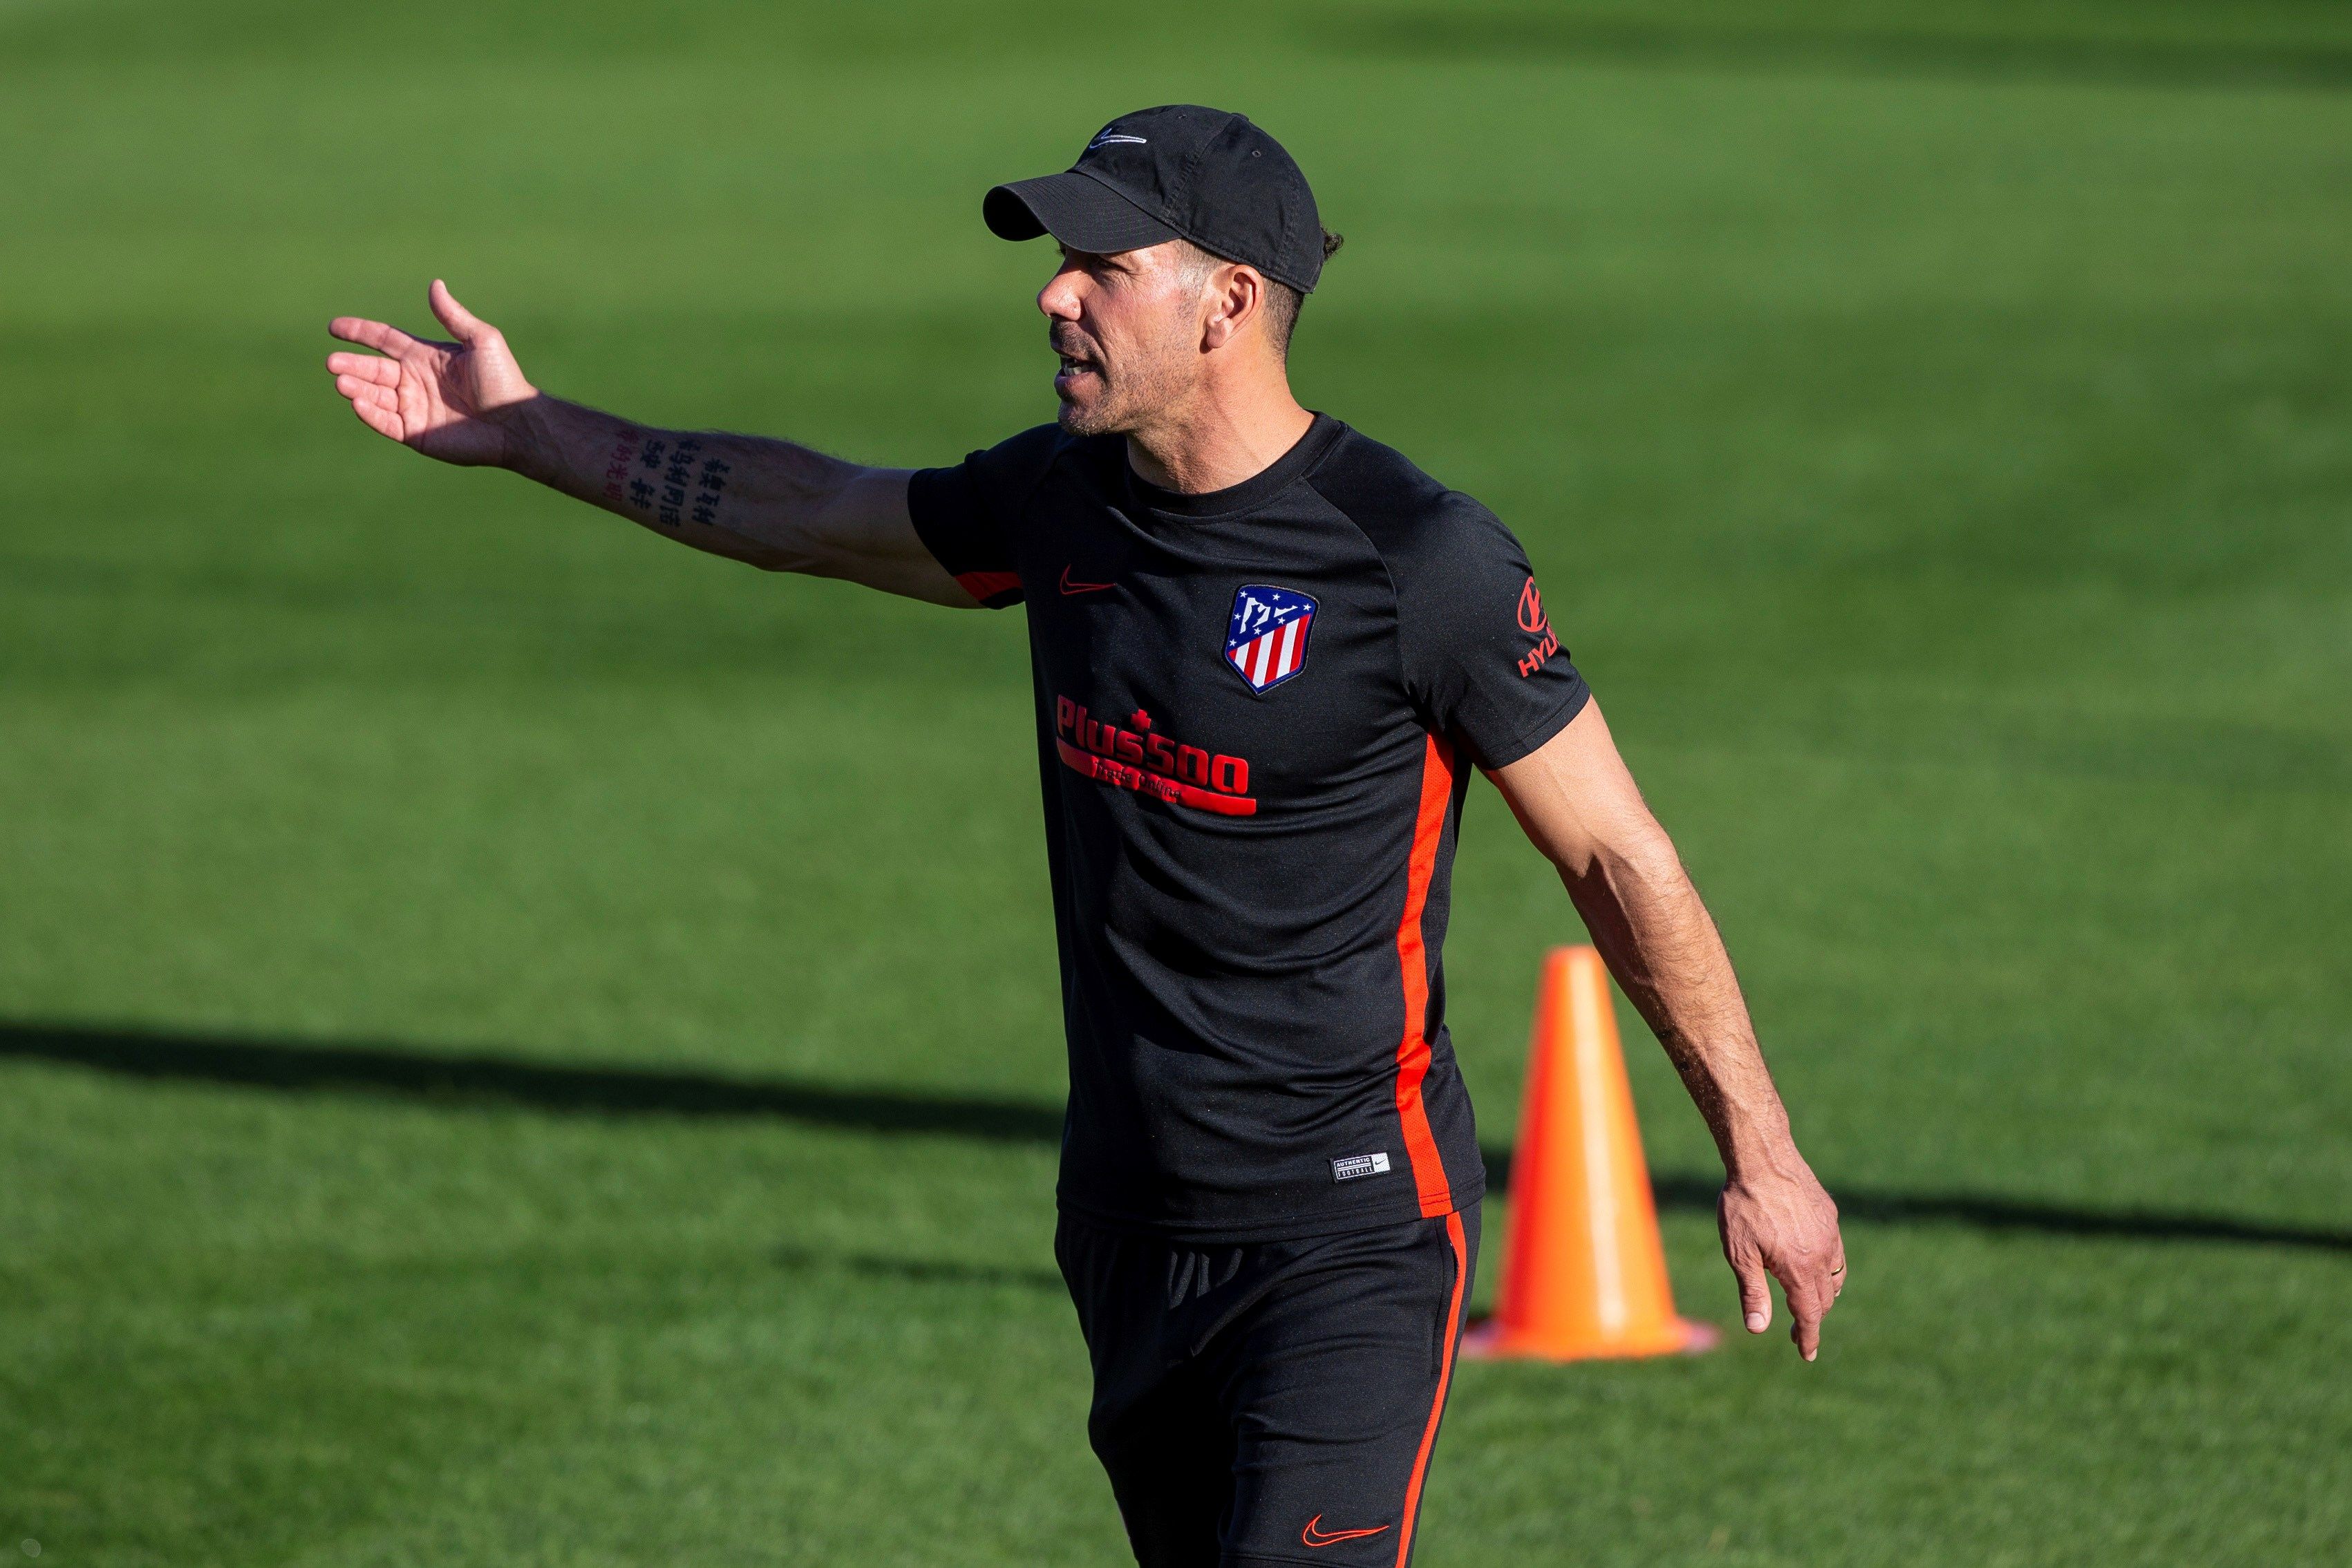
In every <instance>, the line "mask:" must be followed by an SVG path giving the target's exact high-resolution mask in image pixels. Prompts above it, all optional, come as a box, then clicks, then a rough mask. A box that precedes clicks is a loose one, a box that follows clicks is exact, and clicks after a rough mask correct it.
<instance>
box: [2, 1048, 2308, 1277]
mask: <svg viewBox="0 0 2352 1568" xmlns="http://www.w3.org/2000/svg"><path fill="white" fill-rule="evenodd" d="M6 1058H16V1059H19V1060H31V1061H54V1062H66V1063H70V1064H72V1065H74V1066H77V1067H84V1068H90V1069H94V1070H97V1071H102V1072H112V1073H118V1074H121V1075H122V1076H125V1077H131V1078H152V1079H168V1080H175V1081H181V1082H201V1083H229V1084H236V1085H238V1086H241V1087H245V1088H252V1089H266V1090H272V1091H277V1092H286V1093H373V1094H386V1095H397V1096H400V1097H403V1098H407V1099H415V1100H423V1101H426V1102H430V1103H442V1104H448V1105H452V1106H467V1105H488V1106H518V1107H522V1108H525V1109H530V1110H535V1111H549V1112H556V1113H565V1114H574V1115H604V1116H646V1115H654V1116H661V1115H670V1116H711V1117H728V1118H735V1119H744V1118H750V1119H762V1118H765V1119H773V1120H777V1121H786V1122H799V1123H803V1124H807V1125H811V1126H820V1127H837V1128H842V1129H845V1130H848V1131H852V1132H863V1133H883V1134H915V1135H925V1134H929V1135H934V1136H943V1137H954V1138H972V1139H979V1140H982V1141H986V1142H992V1143H1012V1144H1032V1145H1054V1144H1058V1143H1059V1142H1060V1141H1061V1136H1062V1113H1061V1112H1060V1111H1059V1110H1058V1109H1056V1108H1055V1107H1052V1106H1048V1105H1040V1104H1037V1103H1033V1102H1028V1101H1019V1100H992V1099H986V1098H982V1097H978V1096H971V1095H961V1094H927V1093H915V1092H903V1091H898V1090H883V1089H836V1088H832V1087H829V1086H827V1085H824V1084H816V1083H793V1082H778V1081H776V1080H772V1079H750V1078H729V1077H724V1076H719V1075H716V1074H710V1073H700V1072H664V1071H646V1070H640V1069H635V1068H624V1067H575V1066H567V1065H563V1064H561V1063H555V1062H538V1061H525V1060H522V1059H520V1058H515V1057H499V1056H441V1055H436V1054H435V1053H434V1052H431V1051H412V1050H404V1049H400V1048H397V1047H391V1046H325V1045H296V1044H291V1043H285V1042H280V1041H273V1040H230V1039H223V1038H218V1037H212V1036H204V1035H176V1034H163V1033H157V1032H151V1031H147V1030H122V1029H96V1028H90V1027H88V1026H84V1025H79V1024H70V1025H69V1024H37V1023H16V1024H0V1059H6ZM1484 1152H1485V1154H1486V1170H1487V1178H1488V1182H1489V1184H1490V1186H1493V1187H1494V1188H1495V1189H1496V1191H1500V1190H1502V1189H1503V1188H1505V1187H1507V1186H1508V1185H1509V1182H1510V1171H1511V1154H1510V1151H1509V1150H1507V1149H1500V1148H1488V1149H1486V1151H1484ZM1718 1185H1719V1184H1718V1183H1717V1182H1716V1181H1715V1180H1714V1179H1713V1178H1711V1177H1708V1176H1703V1175H1698V1174H1695V1173H1690V1172H1680V1171H1664V1172H1660V1173H1657V1175H1656V1176H1655V1177H1654V1187H1655V1189H1656V1192H1657V1197H1658V1206H1659V1207H1661V1208H1664V1209H1669V1210H1681V1211H1685V1212H1697V1213H1710V1214H1711V1213H1713V1212H1714V1209H1715V1198H1716V1192H1717V1186H1718ZM1835 1193H1836V1197H1837V1200H1838V1208H1839V1211H1840V1212H1841V1214H1843V1217H1844V1218H1846V1219H1848V1220H1852V1221H1856V1222H1859V1223H1862V1224H1866V1225H1923V1224H1940V1225H1961V1226H1967V1227H1970V1228H1976V1229H1979V1230H2002V1231H2031V1232H2035V1233H2039V1234H2042V1235H2052V1236H2072V1237H2084V1238H2110V1239H2123V1240H2140V1241H2208V1242H2234V1243H2250V1244H2255V1245H2264V1246H2273V1247H2304V1248H2311V1249H2317V1250H2321V1251H2329V1252H2352V1230H2328V1229H2320V1228H2315V1227H2307V1226H2294V1225H2273V1224H2268V1223H2264V1222H2262V1221H2258V1220H2244V1219H2231V1218H2225V1217H2221V1216H2215V1215H2197V1214H2178V1213H2166V1212H2163V1211H2160V1210H2153V1209H2136V1208H2126V1209H2096V1208H2080V1207H2072V1206H2067V1205H2060V1204H2049V1203H2034V1202H2031V1201H2026V1200H2021V1199H2017V1198H2010V1197H1997V1196H1993V1195H1990V1194H1983V1193H1966V1192H1883V1191H1879V1190H1876V1189H1874V1188H1870V1187H1855V1186H1845V1185H1843V1184H1839V1185H1838V1186H1836V1187H1835ZM889 1266H890V1267H891V1268H894V1269H897V1268H903V1267H905V1266H903V1265H898V1264H891V1265H889ZM940 1267H942V1268H947V1267H949V1266H947V1265H940ZM998 1282H1003V1283H1015V1284H1028V1283H1034V1281H1029V1280H1027V1279H1026V1278H1025V1277H1024V1278H1023V1279H1019V1280H1012V1279H1008V1280H1006V1281H998Z"/></svg>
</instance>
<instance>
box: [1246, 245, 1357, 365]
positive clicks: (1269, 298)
mask: <svg viewBox="0 0 2352 1568" xmlns="http://www.w3.org/2000/svg"><path fill="white" fill-rule="evenodd" d="M1347 243H1348V236H1347V235H1335V234H1333V233H1332V232H1331V231H1330V230H1329V229H1325V230H1324V231H1323V259H1324V260H1325V261H1328V260H1330V259H1331V258H1332V257H1333V256H1337V255H1339V247H1340V246H1343V245H1345V244H1347ZM1306 304H1307V296H1305V295H1304V294H1301V293H1299V292H1298V290H1297V289H1296V288H1293V287H1290V285H1288V284H1287V283H1276V281H1275V280H1274V279H1273V278H1271V277H1269V278H1267V279H1266V280H1265V329H1266V331H1267V333H1268V334H1269V335H1271V336H1272V337H1273V339H1274V351H1275V352H1276V353H1277V354H1279V355H1281V356H1282V357H1283V358H1284V359H1288V358H1289V357H1290V334H1291V332H1292V331H1293V330H1295V329H1297V326H1298V312H1299V311H1300V310H1301V309H1303V308H1305V307H1306Z"/></svg>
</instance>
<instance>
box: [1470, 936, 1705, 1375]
mask: <svg viewBox="0 0 2352 1568" xmlns="http://www.w3.org/2000/svg"><path fill="white" fill-rule="evenodd" d="M1719 1337H1720V1335H1718V1334H1717V1331H1716V1330H1715V1329H1714V1328H1713V1327H1712V1326H1710V1325H1708V1324H1706V1323H1695V1322H1686V1321H1685V1320H1684V1319H1682V1318H1678V1317H1676V1316H1675V1299H1674V1292H1673V1291H1672V1289H1671V1288H1670V1287H1669V1286H1668V1285H1667V1283H1666V1255H1665V1252H1664V1249H1662V1248H1661V1247H1660V1246H1659V1245H1658V1211H1657V1207H1656V1206H1655V1204H1654V1202H1653V1201H1652V1199H1651V1197H1650V1173H1649V1168H1648V1166H1645V1165H1644V1164H1643V1160H1642V1134H1641V1130H1640V1128H1639V1127H1637V1126H1636V1125H1635V1124H1634V1121H1633V1090H1632V1088H1631V1086H1629V1085H1628V1084H1627V1082H1626V1081H1625V1059H1624V1057H1623V1056H1622V1054H1621V1053H1620V1052H1619V1051H1618V1047H1617V1019H1616V1016H1615V1011H1614V1009H1612V1007H1611V1005H1610V996H1609V971H1608V970H1607V969H1605V968H1603V967H1601V955H1600V954H1598V953H1596V952H1594V951H1593V950H1592V949H1591V948H1590V947H1555V948H1553V949H1552V950H1551V952H1550V953H1549V955H1547V956H1546V957H1545V959H1544V967H1543V983H1542V985H1541V986H1540V987H1539V988H1538V990H1537V992H1536V1022H1535V1033H1534V1038H1533V1039H1532V1040H1531V1041H1530V1043H1529V1050H1528V1086H1527V1096H1526V1098H1525V1100H1524V1101H1523V1102H1522V1103H1521V1104H1520V1107H1519V1145H1518V1148H1517V1151H1516V1152H1515V1153H1514V1154H1513V1155H1512V1158H1511V1218H1510V1229H1509V1232H1508V1234H1507V1237H1506V1239H1505V1244H1504V1249H1503V1281H1502V1291H1501V1294H1500V1296H1499V1298H1498V1299H1497V1301H1496V1311H1495V1315H1494V1317H1493V1318H1491V1319H1489V1320H1488V1321H1486V1322H1483V1323H1481V1324H1479V1325H1478V1326H1477V1327H1476V1328H1475V1329H1473V1330H1471V1331H1470V1333H1468V1334H1467V1335H1466V1336H1465V1337H1464V1339H1463V1342H1462V1349H1463V1354H1466V1355H1473V1356H1486V1357H1493V1356H1512V1357H1528V1358H1533V1359H1537V1360H1543V1361H1582V1360H1585V1359H1587V1358H1590V1357H1595V1356H1636V1355H1665V1354H1672V1353H1674V1352H1676V1351H1684V1352H1696V1351H1702V1350H1706V1349H1708V1348H1709V1347H1711V1346H1712V1345H1713V1344H1714V1343H1716V1341H1717V1339H1718V1338H1719Z"/></svg>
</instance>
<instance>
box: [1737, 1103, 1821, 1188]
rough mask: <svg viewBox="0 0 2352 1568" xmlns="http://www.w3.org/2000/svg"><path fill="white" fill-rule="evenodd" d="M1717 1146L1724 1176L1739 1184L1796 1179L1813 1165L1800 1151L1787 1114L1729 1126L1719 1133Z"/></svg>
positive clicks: (1753, 1184) (1746, 1184) (1752, 1184)
mask: <svg viewBox="0 0 2352 1568" xmlns="http://www.w3.org/2000/svg"><path fill="white" fill-rule="evenodd" d="M1716 1148H1717V1152H1718V1153H1719V1154H1721V1155H1722V1156H1723V1175H1724V1179H1725V1180H1726V1181H1727V1182H1729V1183H1731V1184H1732V1185H1734V1186H1758V1185H1760V1184H1763V1183H1768V1182H1773V1181H1789V1180H1794V1179H1797V1178H1798V1177H1800V1176H1802V1175H1804V1174H1805V1173H1806V1172H1808V1171H1809V1170H1810V1169H1811V1166H1807V1165H1806V1163H1805V1156H1804V1155H1801V1154H1799V1153H1798V1152H1797V1140H1796V1136H1795V1134H1792V1133H1791V1132H1790V1129H1789V1122H1788V1118H1787V1117H1786V1116H1785V1115H1776V1116H1773V1117H1770V1118H1769V1120H1765V1119H1760V1118H1759V1119H1758V1120H1755V1121H1750V1122H1748V1123H1746V1124H1743V1125H1741V1126H1738V1127H1733V1128H1727V1129H1726V1130H1725V1131H1724V1132H1723V1133H1722V1134H1719V1135H1718V1136H1717V1140H1716Z"/></svg>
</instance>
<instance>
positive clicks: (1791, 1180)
mask: <svg viewBox="0 0 2352 1568" xmlns="http://www.w3.org/2000/svg"><path fill="white" fill-rule="evenodd" d="M1788 1159H1789V1160H1790V1161H1793V1162H1794V1163H1793V1166H1788V1165H1786V1164H1784V1163H1782V1162H1776V1165H1780V1168H1777V1169H1773V1170H1770V1171H1768V1172H1765V1173H1763V1174H1760V1175H1758V1176H1746V1175H1742V1176H1735V1177H1733V1178H1732V1179H1731V1180H1729V1181H1727V1182H1726V1183H1725V1184H1724V1187H1723V1196H1722V1197H1720V1198H1719V1199H1717V1202H1716V1207H1715V1218H1716V1224H1717V1228H1719V1229H1720V1230H1721V1231H1722V1233H1723V1255H1724V1257H1725V1258H1726V1259H1727V1260H1728V1261H1729V1262H1730V1264H1731V1271H1732V1272H1733V1273H1734V1274H1736V1275H1738V1277H1739V1310H1740V1312H1741V1315H1742V1316H1744V1317H1745V1318H1746V1319H1747V1321H1748V1333H1763V1332H1764V1331H1765V1330H1766V1329H1768V1328H1769V1327H1771V1326H1772V1290H1771V1287H1770V1285H1769V1284H1768V1283H1767V1282H1766V1279H1765V1276H1767V1275H1768V1274H1769V1276H1771V1278H1772V1279H1775V1280H1778V1281H1780V1290H1781V1292H1782V1293H1783V1294H1785V1295H1786V1296H1787V1297H1788V1298H1789V1316H1790V1318H1792V1319H1793V1320H1795V1321H1794V1322H1791V1323H1790V1325H1789V1337H1790V1339H1791V1340H1793V1341H1795V1342H1796V1346H1797V1353H1798V1354H1800V1355H1802V1356H1803V1357H1804V1358H1805V1359H1806V1360H1807V1361H1811V1360H1812V1359H1813V1358H1814V1357H1815V1356H1817V1355H1819V1354H1821V1349H1822V1318H1824V1317H1826V1316H1828V1315H1829V1310H1830V1308H1831V1307H1832V1306H1834V1305H1836V1304H1837V1299H1838V1292H1839V1291H1843V1290H1844V1289H1845V1241H1844V1239H1843V1237H1841V1236H1840V1235H1839V1234H1838V1213H1837V1205H1836V1204H1834V1203H1832V1202H1831V1201H1830V1195H1829V1194H1828V1193H1827V1192H1825V1191H1823V1190H1822V1184H1821V1182H1820V1181H1819V1180H1817V1179H1816V1178H1815V1177H1814V1176H1813V1172H1812V1167H1811V1166H1808V1165H1806V1164H1805V1162H1804V1161H1803V1159H1802V1158H1801V1157H1800V1156H1798V1155H1796V1153H1795V1151H1793V1150H1791V1151H1790V1154H1789V1156H1788Z"/></svg>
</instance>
